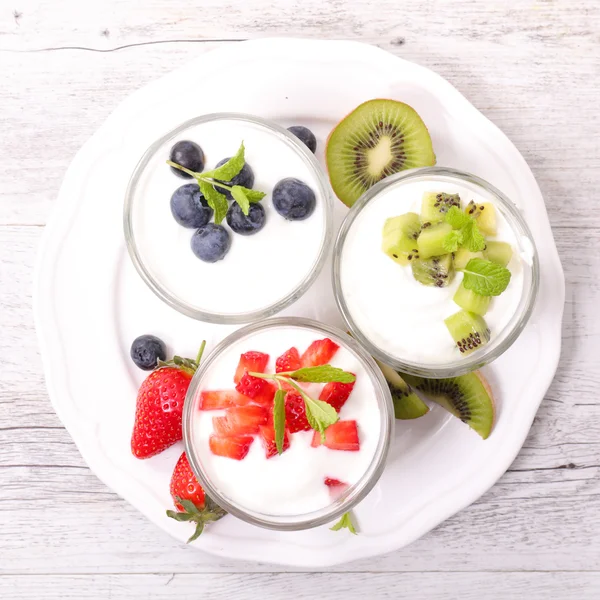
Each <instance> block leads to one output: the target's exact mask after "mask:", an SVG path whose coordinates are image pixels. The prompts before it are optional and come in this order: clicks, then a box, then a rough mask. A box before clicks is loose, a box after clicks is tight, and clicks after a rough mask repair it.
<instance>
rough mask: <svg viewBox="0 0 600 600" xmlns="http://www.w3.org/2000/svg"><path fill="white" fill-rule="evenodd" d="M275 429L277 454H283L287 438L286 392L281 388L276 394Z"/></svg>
mask: <svg viewBox="0 0 600 600" xmlns="http://www.w3.org/2000/svg"><path fill="white" fill-rule="evenodd" d="M273 427H274V429H275V446H277V452H278V453H279V454H281V453H282V452H283V440H284V437H285V392H284V391H283V390H282V389H281V388H279V389H278V390H277V392H275V400H274V403H273Z"/></svg>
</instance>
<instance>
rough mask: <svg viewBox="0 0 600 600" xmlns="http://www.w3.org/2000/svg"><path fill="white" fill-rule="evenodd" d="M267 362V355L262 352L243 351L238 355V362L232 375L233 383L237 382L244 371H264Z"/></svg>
mask: <svg viewBox="0 0 600 600" xmlns="http://www.w3.org/2000/svg"><path fill="white" fill-rule="evenodd" d="M268 362H269V355H268V354H264V353H263V352H255V351H254V350H251V351H250V352H245V353H244V354H242V355H241V356H240V362H239V363H238V366H237V369H236V371H235V375H234V377H233V383H238V382H239V380H240V379H241V378H242V377H243V376H244V373H251V372H252V373H264V372H265V369H266V368H267V363H268Z"/></svg>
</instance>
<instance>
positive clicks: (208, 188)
mask: <svg viewBox="0 0 600 600" xmlns="http://www.w3.org/2000/svg"><path fill="white" fill-rule="evenodd" d="M198 185H199V186H200V191H201V192H202V195H203V196H204V198H205V199H206V202H208V205H209V206H210V207H211V208H212V209H213V210H214V211H215V223H216V224H217V225H219V224H220V223H221V221H223V219H224V218H225V216H226V215H227V209H228V208H229V205H228V204H227V198H226V197H225V196H223V194H221V193H219V192H217V190H215V188H214V187H213V186H212V185H211V184H210V183H208V182H206V181H203V180H201V179H198Z"/></svg>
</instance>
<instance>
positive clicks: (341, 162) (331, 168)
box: [325, 99, 435, 206]
mask: <svg viewBox="0 0 600 600" xmlns="http://www.w3.org/2000/svg"><path fill="white" fill-rule="evenodd" d="M325 160H326V162H327V170H328V172H329V180H330V182H331V187H332V188H333V191H334V192H335V193H336V195H337V197H338V198H339V199H340V200H341V201H342V202H343V203H344V204H346V205H347V206H352V205H353V204H354V203H355V202H356V200H358V198H359V197H360V196H361V195H362V194H363V193H364V192H366V191H367V190H368V189H369V188H370V187H371V186H373V185H374V184H376V183H377V182H378V181H381V180H382V179H383V178H384V177H388V176H389V175H392V174H394V173H398V172H399V171H404V170H406V169H414V168H416V167H429V166H433V165H435V154H434V152H433V146H432V143H431V137H430V135H429V131H427V127H426V126H425V123H424V122H423V120H422V119H421V117H420V116H419V115H418V114H417V112H416V111H415V110H414V109H413V108H412V107H411V106H409V105H408V104H404V103H403V102H397V101H396V100H384V99H378V100H369V101H367V102H364V103H363V104H361V105H360V106H358V107H357V108H355V109H354V110H353V111H352V112H351V113H350V114H349V115H347V116H346V117H345V118H344V119H342V120H341V121H340V122H339V123H338V124H337V125H336V127H335V129H333V131H332V132H331V133H330V135H329V139H328V140H327V148H326V151H325Z"/></svg>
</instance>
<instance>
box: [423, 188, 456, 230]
mask: <svg viewBox="0 0 600 600" xmlns="http://www.w3.org/2000/svg"><path fill="white" fill-rule="evenodd" d="M451 206H456V207H458V208H460V196H459V195H458V194H445V193H444V192H425V193H424V194H423V200H421V219H422V220H423V223H424V224H425V223H437V222H438V221H443V219H444V215H445V214H446V213H447V212H448V209H449V208H450V207H451Z"/></svg>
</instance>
